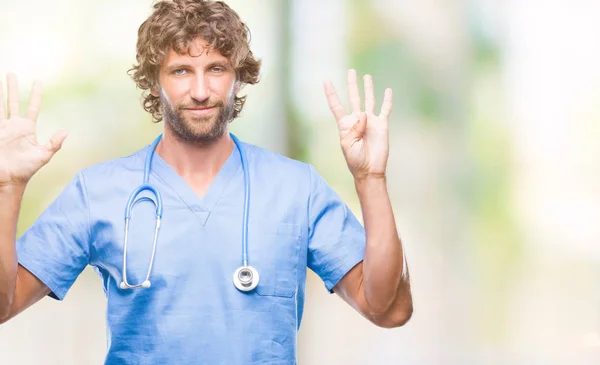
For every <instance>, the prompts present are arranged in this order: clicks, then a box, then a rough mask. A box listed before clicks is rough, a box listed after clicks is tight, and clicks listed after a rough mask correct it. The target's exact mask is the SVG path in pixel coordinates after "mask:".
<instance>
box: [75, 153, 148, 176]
mask: <svg viewBox="0 0 600 365" xmlns="http://www.w3.org/2000/svg"><path fill="white" fill-rule="evenodd" d="M148 148H149V146H144V147H143V148H141V149H139V150H137V151H135V152H133V153H131V154H130V155H126V156H122V157H118V158H113V159H110V160H106V161H102V162H99V163H96V164H93V165H91V166H88V167H86V168H84V169H82V170H81V171H80V172H79V174H78V176H79V178H80V179H82V180H84V182H85V183H86V185H87V184H89V183H91V182H95V183H101V184H103V185H105V184H111V183H119V182H121V181H122V180H123V179H124V178H126V177H127V176H128V175H129V174H131V173H139V171H141V170H143V168H144V159H143V155H145V151H147V150H148Z"/></svg>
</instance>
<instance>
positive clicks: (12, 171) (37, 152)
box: [0, 74, 67, 188]
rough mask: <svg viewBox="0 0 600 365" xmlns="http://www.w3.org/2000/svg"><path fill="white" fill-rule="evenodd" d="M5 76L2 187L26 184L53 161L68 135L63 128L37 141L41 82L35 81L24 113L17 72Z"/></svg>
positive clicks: (0, 109) (0, 125)
mask: <svg viewBox="0 0 600 365" xmlns="http://www.w3.org/2000/svg"><path fill="white" fill-rule="evenodd" d="M6 79H7V84H8V87H7V90H8V115H7V114H6V112H5V110H4V96H3V94H2V82H0V188H2V187H7V186H10V185H13V186H24V185H26V184H27V182H28V181H29V179H31V177H32V176H33V175H34V174H35V173H36V172H37V171H38V170H39V169H40V168H42V166H44V165H45V164H47V163H48V161H50V159H51V158H52V156H54V154H55V153H56V152H57V151H58V150H59V149H60V147H61V146H62V143H63V141H64V140H65V138H66V137H67V133H66V132H65V131H64V130H63V131H59V132H57V133H56V134H54V135H53V136H52V137H51V138H50V141H49V142H48V143H47V144H44V145H40V144H38V142H37V136H36V129H35V127H36V120H37V117H38V114H39V111H40V105H41V102H42V84H41V82H40V81H37V80H36V81H34V84H33V88H32V91H31V97H30V100H29V106H28V107H27V112H26V113H25V117H21V116H20V113H19V87H18V84H17V76H16V75H14V74H9V75H8V76H7V78H6Z"/></svg>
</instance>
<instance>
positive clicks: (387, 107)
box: [379, 88, 392, 119]
mask: <svg viewBox="0 0 600 365" xmlns="http://www.w3.org/2000/svg"><path fill="white" fill-rule="evenodd" d="M391 113H392V89H390V88H387V89H385V93H384V94H383V104H381V114H379V116H380V117H383V118H386V119H387V118H388V117H389V116H390V114H391Z"/></svg>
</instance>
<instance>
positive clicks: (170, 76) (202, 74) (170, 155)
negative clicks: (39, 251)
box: [0, 38, 412, 327]
mask: <svg viewBox="0 0 600 365" xmlns="http://www.w3.org/2000/svg"><path fill="white" fill-rule="evenodd" d="M206 46H207V44H206V42H205V41H204V40H203V39H202V38H197V39H196V40H194V42H193V43H192V44H191V46H190V52H185V53H184V54H177V53H176V52H174V51H173V50H171V51H170V52H169V53H168V55H167V57H166V59H165V60H164V62H163V64H162V66H161V69H160V71H159V86H158V87H157V88H156V89H153V90H151V92H152V94H153V95H155V96H158V97H160V100H161V107H162V108H163V115H164V119H165V128H164V133H163V139H162V140H161V142H160V143H159V145H158V146H157V148H156V153H158V154H159V155H160V156H161V157H162V158H163V159H164V160H165V161H166V162H167V163H168V164H169V165H171V166H172V167H173V168H174V169H175V170H176V171H177V173H178V174H179V175H180V176H182V178H183V179H184V180H185V181H187V182H188V184H189V185H190V186H191V187H192V188H193V189H194V191H196V193H197V194H198V195H199V196H201V197H202V196H204V194H205V193H206V191H207V190H208V187H209V186H210V183H211V182H212V180H213V179H214V177H215V176H216V175H217V173H218V171H219V170H220V168H221V166H222V165H223V164H224V163H225V161H226V160H227V158H228V156H229V155H230V154H231V152H232V150H233V148H234V144H233V141H232V140H231V138H230V137H229V134H228V133H227V124H228V123H229V122H230V120H231V110H232V109H231V108H232V102H233V97H234V96H235V95H236V94H237V92H238V91H239V84H238V83H237V82H236V77H235V70H234V69H233V67H232V66H231V64H230V63H229V60H228V59H227V58H226V57H224V56H223V55H222V54H220V52H218V51H216V50H209V49H208V48H206ZM324 86H325V94H326V97H327V100H328V103H329V106H330V108H331V110H332V112H333V115H334V117H335V120H336V121H337V125H338V127H339V132H340V134H339V136H340V144H341V147H342V151H343V153H344V156H345V158H346V162H347V165H348V168H349V169H350V171H351V172H352V175H353V176H354V183H355V186H356V191H357V193H358V197H359V200H360V203H361V209H362V214H363V218H364V224H365V230H366V249H365V257H364V261H362V262H361V263H359V264H357V265H356V266H355V267H354V268H353V269H352V270H350V272H348V273H347V274H346V275H345V276H344V278H342V280H340V282H339V283H338V284H337V285H336V286H335V288H334V292H336V293H337V294H338V295H339V296H340V297H341V298H342V299H343V300H345V301H346V302H347V303H348V304H350V305H351V306H352V307H353V308H355V309H356V310H357V311H358V312H359V313H361V314H362V315H363V316H364V317H365V318H367V319H369V320H370V321H372V322H373V323H375V324H376V325H378V326H382V327H397V326H401V325H403V324H404V323H406V322H407V321H408V319H409V318H410V316H411V314H412V298H411V293H410V283H409V278H408V274H407V270H406V267H405V260H404V256H403V250H402V244H401V241H400V239H399V237H398V233H397V230H396V226H395V221H394V216H393V212H392V208H391V204H390V200H389V196H388V193H387V187H386V165H387V159H388V151H389V142H388V118H389V115H390V113H391V109H392V91H391V89H387V90H386V92H385V97H384V100H383V104H382V108H381V112H380V114H379V115H376V114H375V98H374V92H373V82H372V79H371V76H369V75H366V76H365V77H364V88H365V90H364V92H365V103H364V108H363V107H362V105H361V100H360V95H359V90H358V83H357V76H356V72H355V71H354V70H350V71H349V72H348V90H349V98H350V104H351V107H352V110H351V112H350V113H347V112H346V111H345V110H344V108H343V107H342V104H341V102H340V100H339V98H338V96H337V93H336V91H335V88H334V87H333V85H332V84H331V83H329V82H328V83H326V84H325V85H324ZM1 90H2V87H1V85H0V100H3V96H2V94H1ZM18 104H19V100H18V87H17V80H16V76H15V75H12V74H11V75H9V76H8V106H9V107H8V114H6V113H5V111H4V108H3V102H0V204H1V205H0V206H2V207H3V208H2V209H1V210H0V221H1V222H3V224H2V225H0V321H2V322H4V321H7V320H8V319H10V318H12V317H14V316H15V315H17V314H18V313H20V312H21V311H23V310H24V309H26V308H27V307H29V306H31V305H32V304H34V303H35V302H37V301H39V300H40V299H41V298H43V297H44V296H46V295H47V294H49V292H50V291H49V289H48V288H47V287H46V286H45V285H44V284H43V283H42V282H41V281H40V280H38V279H37V278H36V277H35V276H33V275H32V274H31V273H29V272H28V271H27V270H26V269H24V268H23V267H21V266H20V265H19V264H18V262H17V258H16V252H15V240H16V237H15V234H16V225H17V218H18V214H19V209H20V205H21V199H22V196H23V192H24V191H25V187H26V185H27V182H28V181H29V179H30V178H31V177H32V176H33V175H34V174H35V173H36V172H37V171H38V170H39V169H40V168H41V167H42V166H44V165H45V164H46V163H48V161H49V160H50V159H51V158H52V156H53V155H54V154H55V153H56V152H57V151H58V150H59V149H60V147H61V146H62V143H63V141H64V139H65V138H66V133H65V132H64V131H60V132H58V133H56V134H55V135H54V136H53V137H52V138H51V139H50V141H49V142H48V143H47V144H44V145H42V144H39V143H38V142H37V139H36V133H35V132H36V131H35V122H36V119H37V116H38V112H39V109H40V104H41V84H40V83H39V82H35V83H34V86H33V90H32V94H31V99H30V104H29V107H28V109H27V112H26V115H25V116H24V117H21V116H19V105H18ZM5 115H8V116H7V117H5Z"/></svg>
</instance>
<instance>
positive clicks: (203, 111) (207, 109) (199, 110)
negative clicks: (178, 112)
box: [184, 106, 216, 115]
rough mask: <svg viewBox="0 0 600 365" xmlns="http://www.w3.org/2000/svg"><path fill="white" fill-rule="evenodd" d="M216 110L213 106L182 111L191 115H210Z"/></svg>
mask: <svg viewBox="0 0 600 365" xmlns="http://www.w3.org/2000/svg"><path fill="white" fill-rule="evenodd" d="M214 109H216V107H215V106H207V107H199V108H185V109H184V110H185V111H187V112H189V113H191V114H193V115H207V114H210V113H212V111H213V110H214Z"/></svg>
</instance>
